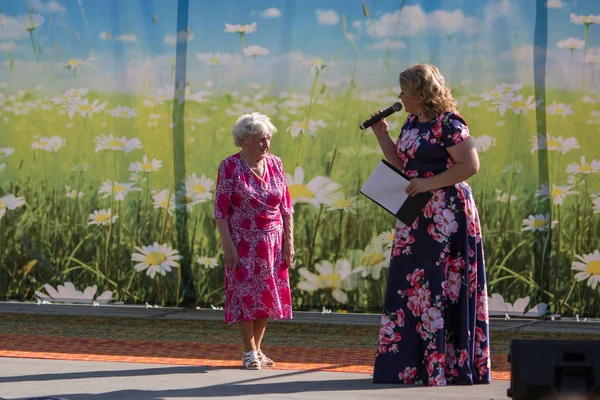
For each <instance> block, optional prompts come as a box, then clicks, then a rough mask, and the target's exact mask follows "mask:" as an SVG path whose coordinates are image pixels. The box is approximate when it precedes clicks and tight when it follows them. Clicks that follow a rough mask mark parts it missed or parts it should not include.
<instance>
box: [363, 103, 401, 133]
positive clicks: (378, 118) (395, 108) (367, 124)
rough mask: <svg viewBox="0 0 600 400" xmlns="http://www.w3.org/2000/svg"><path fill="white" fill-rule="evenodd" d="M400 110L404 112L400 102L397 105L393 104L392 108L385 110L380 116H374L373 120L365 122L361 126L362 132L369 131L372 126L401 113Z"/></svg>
mask: <svg viewBox="0 0 600 400" xmlns="http://www.w3.org/2000/svg"><path fill="white" fill-rule="evenodd" d="M400 110H402V104H400V103H399V102H396V103H394V104H392V105H391V106H390V107H388V108H386V109H385V110H383V111H380V112H379V113H378V114H374V115H372V116H371V118H369V119H368V120H366V121H365V122H363V123H362V124H360V129H362V130H364V129H367V128H368V127H370V126H371V125H374V124H376V123H377V122H379V121H381V120H382V119H383V118H385V117H389V116H390V115H392V114H393V113H395V112H396V111H400Z"/></svg>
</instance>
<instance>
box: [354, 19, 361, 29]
mask: <svg viewBox="0 0 600 400" xmlns="http://www.w3.org/2000/svg"><path fill="white" fill-rule="evenodd" d="M352 27H353V28H356V29H360V28H362V21H358V20H357V21H352Z"/></svg>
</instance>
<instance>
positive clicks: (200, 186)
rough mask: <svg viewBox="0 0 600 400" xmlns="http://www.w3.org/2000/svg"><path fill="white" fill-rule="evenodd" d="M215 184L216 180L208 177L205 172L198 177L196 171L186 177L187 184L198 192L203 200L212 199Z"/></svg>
mask: <svg viewBox="0 0 600 400" xmlns="http://www.w3.org/2000/svg"><path fill="white" fill-rule="evenodd" d="M214 184H215V182H214V181H213V180H212V179H210V178H207V177H206V175H204V174H202V176H200V177H199V178H198V176H196V173H195V172H194V173H192V174H191V175H188V177H187V178H186V179H185V186H186V187H187V188H189V189H191V190H192V191H194V192H196V194H197V195H198V197H200V199H202V201H207V200H210V199H212V192H211V190H212V187H213V185H214Z"/></svg>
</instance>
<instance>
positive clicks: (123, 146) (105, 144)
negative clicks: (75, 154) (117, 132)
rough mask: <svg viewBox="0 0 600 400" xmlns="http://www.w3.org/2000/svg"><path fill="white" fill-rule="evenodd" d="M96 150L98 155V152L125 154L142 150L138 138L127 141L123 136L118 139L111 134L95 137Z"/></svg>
mask: <svg viewBox="0 0 600 400" xmlns="http://www.w3.org/2000/svg"><path fill="white" fill-rule="evenodd" d="M95 142H96V150H95V152H96V153H98V152H99V151H100V150H112V151H124V152H125V154H127V153H129V152H131V151H133V150H135V149H141V148H142V142H141V141H140V140H139V139H138V138H133V139H127V138H126V137H125V136H121V137H120V138H117V137H114V136H113V135H112V134H110V135H108V136H106V135H104V134H102V136H97V137H96V139H95Z"/></svg>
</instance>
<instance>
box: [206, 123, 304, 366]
mask: <svg viewBox="0 0 600 400" xmlns="http://www.w3.org/2000/svg"><path fill="white" fill-rule="evenodd" d="M275 132H277V129H276V128H275V126H273V124H272V123H271V121H270V120H269V118H268V117H267V116H266V115H263V114H259V113H252V114H246V115H242V116H241V117H240V118H239V119H238V120H237V122H236V123H235V125H234V126H233V141H234V143H235V145H236V146H238V147H241V151H239V152H238V153H235V154H233V155H231V156H229V157H227V158H226V159H225V160H223V161H222V162H221V163H220V165H219V173H218V178H217V188H216V196H215V207H214V216H215V219H216V223H217V228H218V230H219V233H220V235H221V240H222V249H223V259H224V262H225V267H226V268H225V307H224V308H225V322H226V323H228V324H231V323H236V324H237V327H238V329H239V331H240V334H241V336H242V341H243V343H244V354H243V358H242V362H243V365H244V367H245V368H246V369H261V367H272V366H274V365H275V363H274V362H273V360H271V359H270V358H269V357H267V356H266V355H265V354H264V353H263V352H262V351H261V347H260V345H261V342H262V339H263V335H264V334H265V329H266V327H267V320H268V318H272V319H291V318H292V299H291V294H290V283H289V277H288V267H289V266H290V265H291V263H292V261H293V257H294V237H293V219H292V214H293V212H294V209H293V208H292V201H291V198H290V192H289V189H288V186H287V183H286V179H285V174H284V171H283V165H282V163H281V160H280V159H279V158H278V157H276V156H274V155H272V154H270V153H269V147H270V143H271V136H272V135H273V134H274V133H275Z"/></svg>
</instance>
